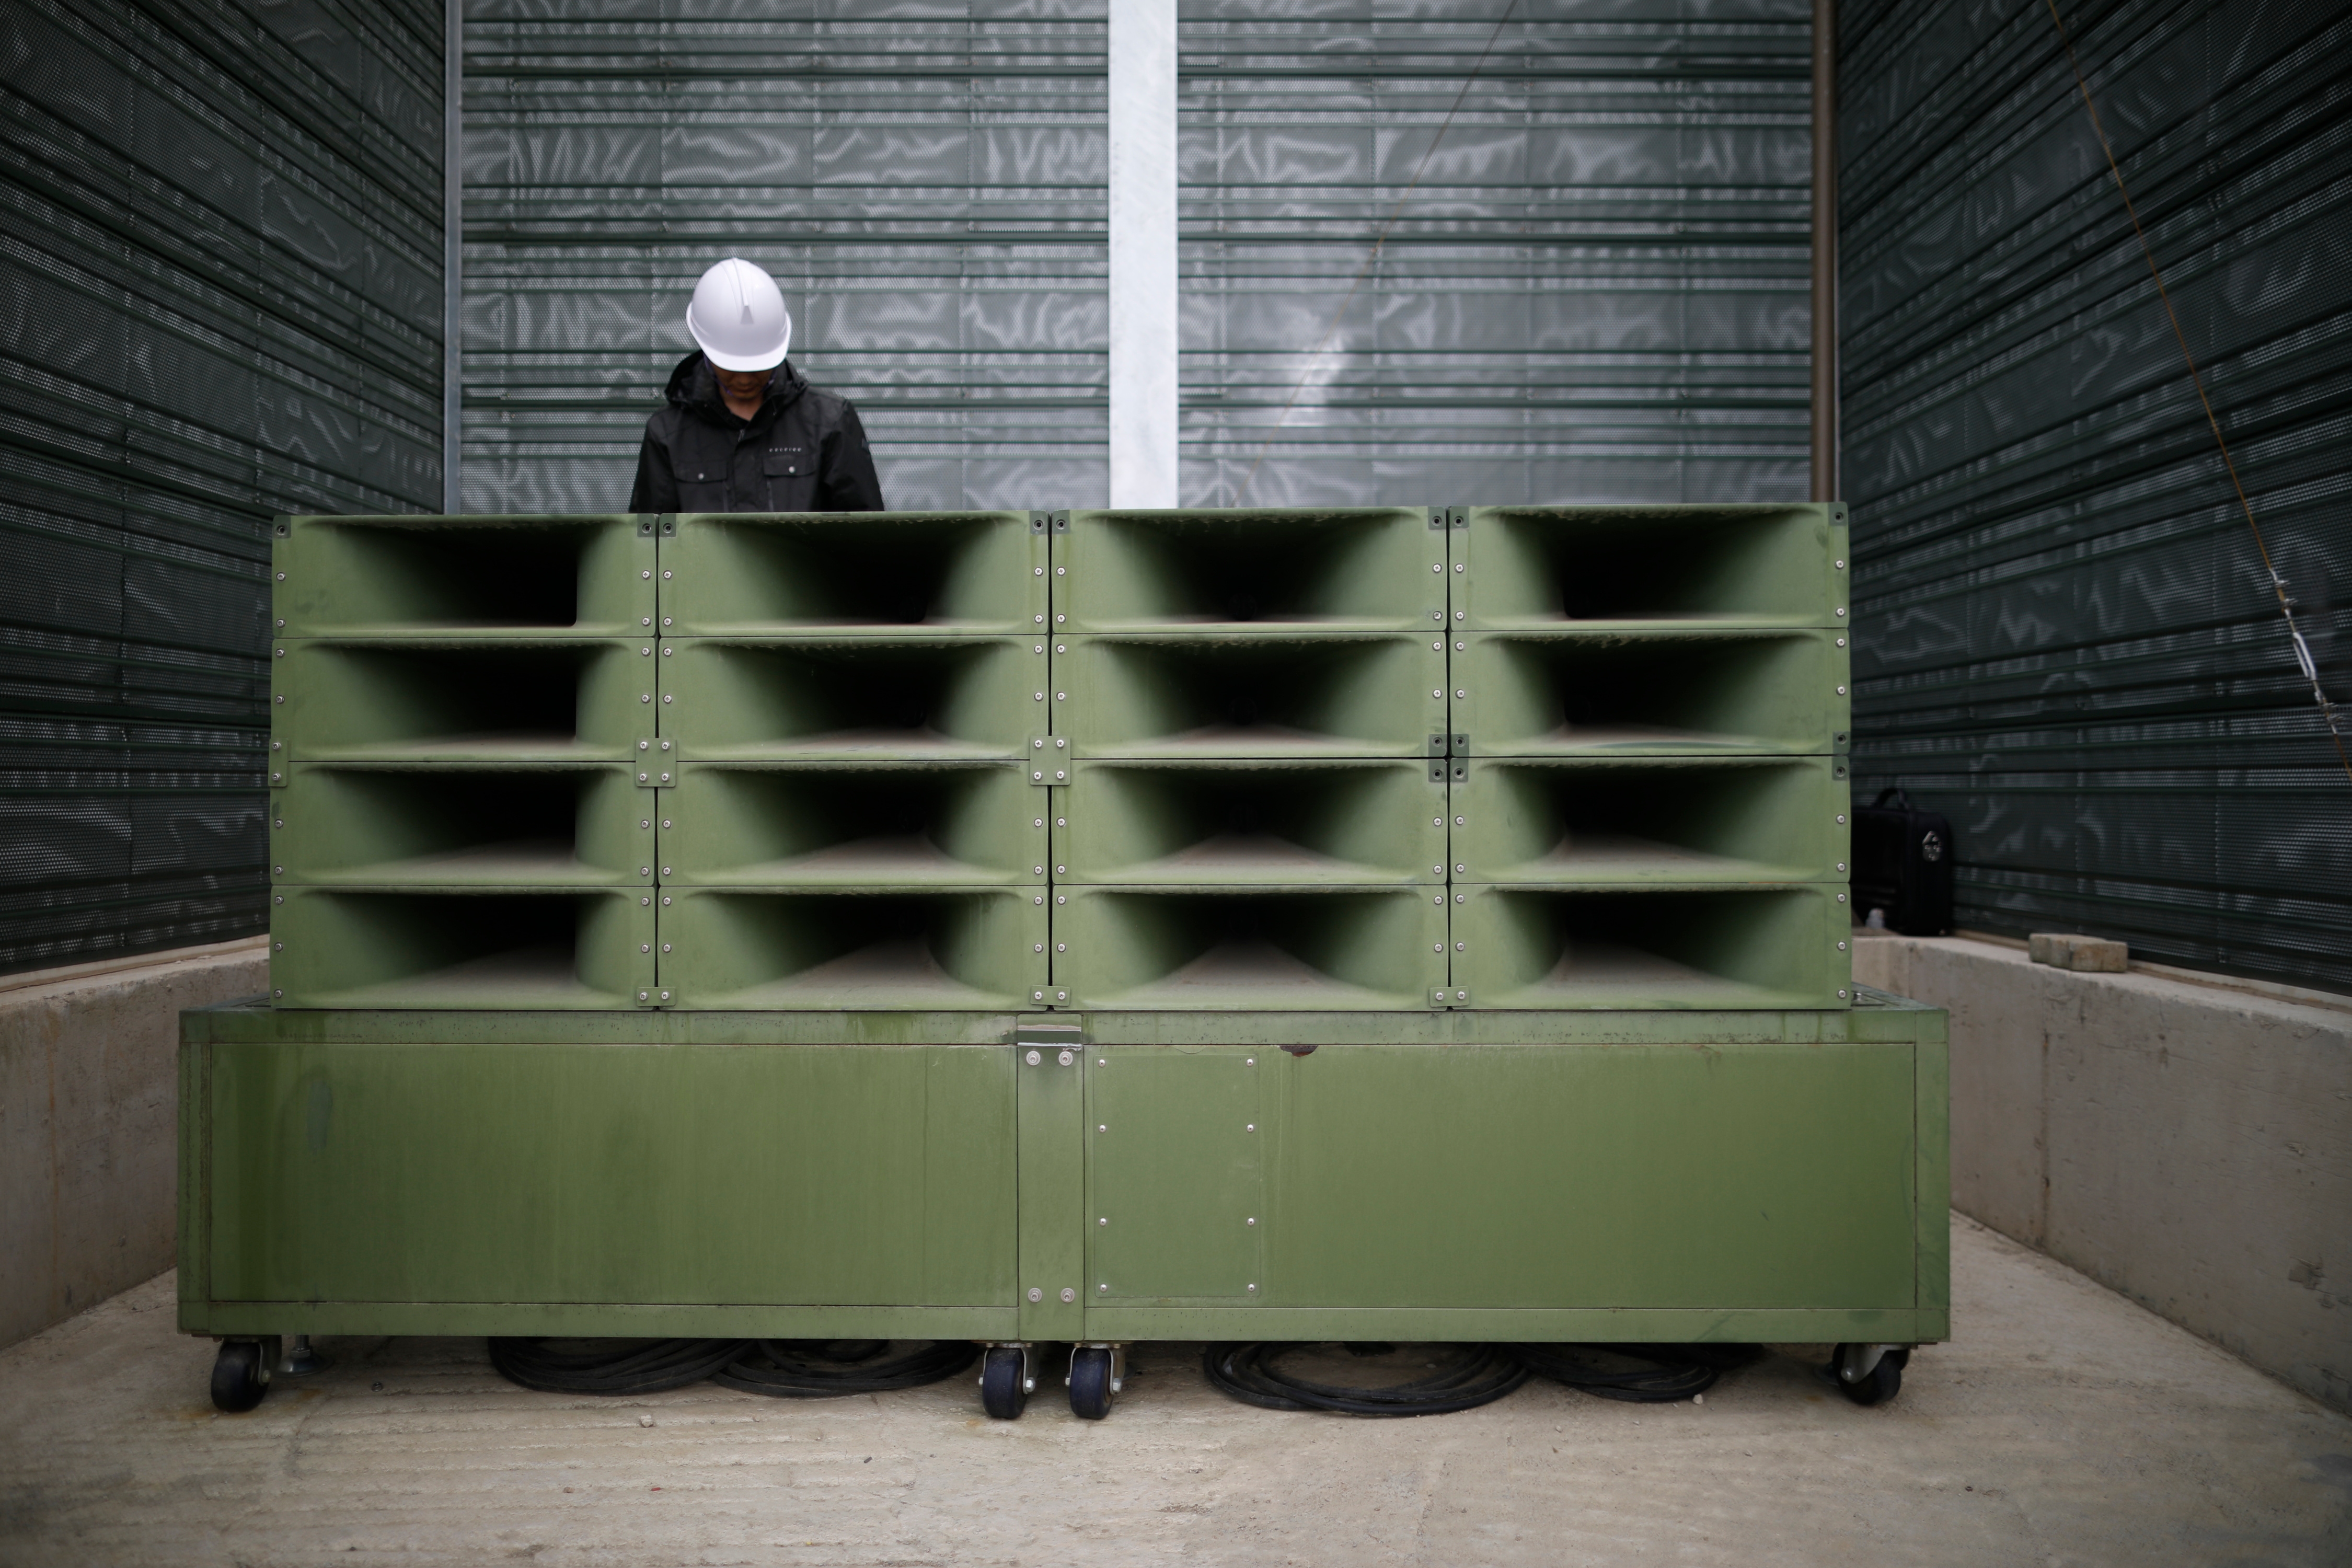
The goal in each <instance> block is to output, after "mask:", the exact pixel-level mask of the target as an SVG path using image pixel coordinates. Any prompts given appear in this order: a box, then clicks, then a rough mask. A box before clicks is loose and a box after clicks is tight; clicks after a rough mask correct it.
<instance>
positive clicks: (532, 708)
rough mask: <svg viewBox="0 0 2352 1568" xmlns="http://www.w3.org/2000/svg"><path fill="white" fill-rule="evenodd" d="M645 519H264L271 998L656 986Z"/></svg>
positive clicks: (647, 993)
mask: <svg viewBox="0 0 2352 1568" xmlns="http://www.w3.org/2000/svg"><path fill="white" fill-rule="evenodd" d="M657 531H658V525H657V523H656V520H655V519H653V518H649V517H648V518H639V517H634V516H607V517H593V516H589V517H507V518H466V517H341V518H339V517H299V518H281V519H279V520H278V522H277V523H276V524H275V527H274V533H275V538H274V541H273V559H272V563H271V575H272V579H273V584H272V585H273V588H274V589H275V593H274V595H273V616H274V620H275V626H273V628H272V629H273V631H274V633H275V637H274V638H273V640H272V643H271V647H270V653H271V658H270V678H271V679H270V721H271V722H270V737H269V775H268V776H269V784H270V803H269V804H270V814H269V815H270V871H271V880H272V883H273V889H272V893H271V899H272V903H271V920H270V939H271V947H270V967H271V982H270V989H271V991H272V993H273V994H274V999H275V1000H277V1001H278V1002H279V1003H280V1004H282V1005H289V1006H339V1007H341V1006H400V1007H484V1006H494V1007H560V1008H581V1007H622V1006H634V1005H639V1003H640V1000H641V999H642V1000H646V1001H650V1000H651V999H652V998H653V996H654V993H655V969H654V948H655V936H654V921H655V895H654V893H653V891H652V890H651V888H652V884H653V882H654V881H655V875H654V873H655V855H654V850H655V847H656V831H655V827H654V820H655V819H654V814H653V813H652V811H651V810H650V809H649V808H650V805H651V802H652V795H651V794H650V793H649V792H646V791H642V790H640V789H639V788H638V787H637V786H636V784H635V770H636V758H637V756H638V752H639V750H640V747H641V746H642V745H645V744H646V738H647V737H650V736H651V735H653V734H654V732H655V727H656V719H655V710H656V706H657V704H656V701H655V693H656V688H657V685H658V681H657V679H656V668H657V663H658V656H657V653H656V647H657V642H656V637H655V632H656V626H655V619H656V597H657V595H656V578H655V572H656V536H657Z"/></svg>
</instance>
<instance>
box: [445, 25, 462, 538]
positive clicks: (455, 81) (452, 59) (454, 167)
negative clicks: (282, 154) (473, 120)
mask: <svg viewBox="0 0 2352 1568" xmlns="http://www.w3.org/2000/svg"><path fill="white" fill-rule="evenodd" d="M443 15H444V17H445V21H444V23H443V26H444V27H445V28H446V33H445V36H444V37H443V39H442V61H441V72H442V75H441V79H442V95H443V100H444V102H443V109H442V115H443V118H442V128H441V160H442V164H441V332H442V340H441V510H442V511H444V512H445V513H455V512H457V511H459V510H463V508H464V504H465V503H464V500H463V499H462V498H463V495H464V491H463V489H462V488H461V487H460V486H459V484H458V474H457V458H458V456H459V452H460V447H461V438H460V432H459V428H458V424H459V420H460V417H461V416H462V415H463V413H464V406H465V403H464V397H463V394H462V387H461V383H462V382H463V380H464V376H465V368H466V353H465V349H466V345H465V324H466V279H465V272H464V266H463V263H464V261H465V254H466V252H465V234H464V229H465V216H466V206H465V201H466V0H447V4H446V6H445V7H444V8H443Z"/></svg>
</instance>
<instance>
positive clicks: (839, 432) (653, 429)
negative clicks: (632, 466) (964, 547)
mask: <svg viewBox="0 0 2352 1568" xmlns="http://www.w3.org/2000/svg"><path fill="white" fill-rule="evenodd" d="M664 395H665V396H666V397H667V399H668V404H667V406H666V407H664V408H663V409H662V410H661V411H660V412H659V413H657V414H656V415H655V416H653V417H652V418H650V419H648V420H646V444H645V447H644V448H643V449H642V450H641V451H639V452H638V454H637V482H636V485H635V488H634V489H631V490H630V492H629V510H631V511H880V510H882V481H881V480H880V479H877V478H876V477H875V473H874V455H873V454H872V453H871V452H869V451H868V450H866V427H865V426H862V425H860V424H859V423H858V422H857V410H856V409H855V408H852V407H851V406H850V405H848V403H847V402H846V401H845V400H844V399H842V398H838V397H835V395H833V394H831V393H830V392H820V391H818V390H817V389H816V388H815V387H814V386H811V385H810V384H808V378H807V377H806V376H804V375H803V374H801V373H800V372H798V371H796V370H794V369H793V365H792V362H791V361H790V360H786V361H785V362H784V363H783V365H782V368H780V369H779V370H778V371H777V372H776V378H775V380H774V381H772V382H771V383H770V384H769V385H768V400H767V402H765V403H763V404H761V405H760V411H759V412H758V413H757V414H754V415H753V416H751V418H749V419H739V418H737V417H736V416H735V415H734V413H733V412H732V411H731V410H730V409H729V408H728V406H727V400H726V399H725V398H723V397H721V396H719V378H718V376H716V375H714V374H712V373H711V369H710V362H709V361H708V360H706V359H704V358H703V357H702V354H701V352H700V351H699V350H698V351H696V352H695V353H690V354H688V355H687V356H686V357H685V358H684V359H682V360H680V361H678V362H677V369H676V370H674V371H672V372H670V376H669V387H668V390H667V392H666V393H665V394H664Z"/></svg>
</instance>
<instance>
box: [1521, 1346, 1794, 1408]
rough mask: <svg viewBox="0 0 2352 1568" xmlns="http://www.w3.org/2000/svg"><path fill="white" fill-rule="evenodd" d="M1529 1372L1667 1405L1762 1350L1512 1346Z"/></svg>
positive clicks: (1632, 1399)
mask: <svg viewBox="0 0 2352 1568" xmlns="http://www.w3.org/2000/svg"><path fill="white" fill-rule="evenodd" d="M1509 1348H1510V1353H1511V1354H1512V1355H1513V1356H1515V1357H1517V1359H1518V1362H1519V1363H1520V1364H1521V1365H1522V1366H1524V1367H1526V1368H1527V1369H1528V1371H1529V1372H1531V1373H1541V1374H1542V1375H1543V1376H1545V1377H1548V1378H1549V1379H1551V1380H1552V1381H1553V1382H1554V1383H1564V1384H1567V1385H1568V1386H1569V1387H1570V1388H1575V1389H1581V1390H1582V1391H1583V1392H1585V1393H1586V1394H1599V1395H1600V1396H1601V1398H1603V1399H1622V1400H1626V1401H1628V1402H1630V1403H1632V1404H1635V1405H1670V1404H1673V1403H1674V1402H1675V1401H1676V1400H1681V1399H1689V1398H1691V1397H1693V1396H1694V1395H1696V1394H1705V1393H1706V1391H1707V1390H1708V1389H1710V1388H1713V1387H1714V1386H1715V1381H1716V1379H1717V1378H1718V1377H1721V1376H1722V1375H1723V1374H1724V1373H1726V1372H1728V1371H1730V1370H1731V1369H1732V1368H1734V1367H1738V1366H1745V1365H1746V1364H1747V1363H1749V1362H1751V1361H1754V1360H1755V1359H1756V1358H1757V1357H1758V1356H1759V1355H1760V1354H1761V1353H1762V1352H1760V1351H1759V1350H1757V1348H1756V1347H1755V1346H1753V1345H1512V1346H1511V1347H1509Z"/></svg>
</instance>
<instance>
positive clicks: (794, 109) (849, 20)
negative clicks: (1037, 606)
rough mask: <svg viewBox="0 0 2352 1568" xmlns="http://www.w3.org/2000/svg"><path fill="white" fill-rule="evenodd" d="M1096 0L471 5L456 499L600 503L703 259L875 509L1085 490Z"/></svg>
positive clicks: (1068, 501) (627, 460)
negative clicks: (809, 403) (756, 328)
mask: <svg viewBox="0 0 2352 1568" xmlns="http://www.w3.org/2000/svg"><path fill="white" fill-rule="evenodd" d="M1102 17H1103V10H1102V5H1101V0H978V3H976V4H971V5H965V4H961V3H958V4H954V5H932V4H923V3H916V4H905V3H901V0H824V3H801V4H783V5H748V4H747V5H733V6H726V5H721V6H716V7H709V8H698V9H696V10H695V11H693V12H692V13H691V14H689V15H685V16H681V15H679V13H678V9H677V7H676V6H674V5H667V4H661V3H659V0H645V3H643V4H613V5H598V6H595V7H593V8H590V7H583V6H577V5H550V4H539V3H535V0H472V3H470V4H468V5H467V24H466V39H467V65H466V68H467V89H466V128H465V142H466V148H465V162H466V205H465V229H464V234H465V242H466V243H465V258H464V276H465V292H466V321H465V347H466V354H465V374H464V384H465V415H464V435H465V451H464V458H463V462H462V465H461V468H460V473H461V476H462V481H463V485H464V496H465V504H466V508H467V510H476V511H582V510H586V511H596V510H609V509H612V508H614V507H619V506H624V505H625V504H627V500H628V495H629V481H630V479H631V476H632V475H633V474H634V473H635V463H636V453H637V447H638V442H639V440H640V438H641V437H643V435H644V431H645V422H646V416H647V415H648V414H650V413H652V412H653V411H654V410H655V409H656V408H658V407H659V406H660V405H661V394H662V388H663V385H664V384H665V383H666V382H667V379H668V377H669V374H670V370H671V367H672V366H674V365H675V364H676V363H677V360H678V358H679V356H680V355H682V354H685V353H688V352H690V351H691V350H692V349H693V347H694V344H693V341H692V339H691V338H689V337H688V333H687V331H686V321H685V312H686V302H687V300H688V296H689V295H690V294H691V292H692V290H693V288H694V282H695V279H697V278H698V277H700V276H701V274H702V271H703V269H704V268H707V267H709V265H710V264H711V263H712V262H713V261H716V260H718V259H719V258H721V257H724V256H729V255H740V256H743V257H747V258H751V259H752V260H754V261H757V262H758V263H760V264H761V266H762V267H765V268H767V269H768V270H769V271H770V272H772V273H773V274H774V275H775V278H776V279H777V281H778V282H779V283H780V284H781V285H782V288H783V291H784V299H785V301H786V304H787V305H788V306H789V308H790V309H791V310H792V311H793V321H794V326H793V347H792V360H793V363H794V364H795V365H797V366H798V367H800V368H801V369H802V370H803V371H804V372H805V373H806V374H808V375H809V376H810V378H811V379H812V380H814V382H815V383H816V384H818V385H820V386H824V387H826V388H828V389H830V390H832V391H835V392H837V393H839V394H841V395H845V396H846V397H848V398H850V399H851V400H852V401H853V402H854V403H856V405H857V408H858V412H859V415H860V416H861V417H862V418H863V420H864V422H865V425H866V433H867V434H868V436H869V437H871V438H872V440H873V442H874V447H875V454H876V458H877V463H878V466H879V468H880V471H881V476H882V490H883V497H884V499H885V500H886V501H887V503H888V504H889V505H890V506H891V507H892V508H894V509H899V510H908V509H923V508H934V507H946V508H960V507H982V508H1000V507H1031V506H1048V505H1055V506H1068V505H1073V504H1079V503H1084V502H1087V501H1097V500H1100V499H1101V498H1102V497H1103V496H1105V495H1106V493H1107V490H1108V469H1107V458H1106V451H1107V447H1106V441H1107V434H1106V416H1107V405H1106V403H1105V401H1104V374H1105V352H1106V346H1107V332H1108V327H1107V296H1106V282H1105V274H1104V268H1105V259H1104V258H1105V249H1104V246H1105V240H1104V224H1105V206H1104V202H1105V197H1104V179H1105V176H1106V168H1107V156H1108V151H1107V144H1106V142H1105V140H1104V129H1103V122H1104V68H1105V58H1104V24H1103V20H1102Z"/></svg>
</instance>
